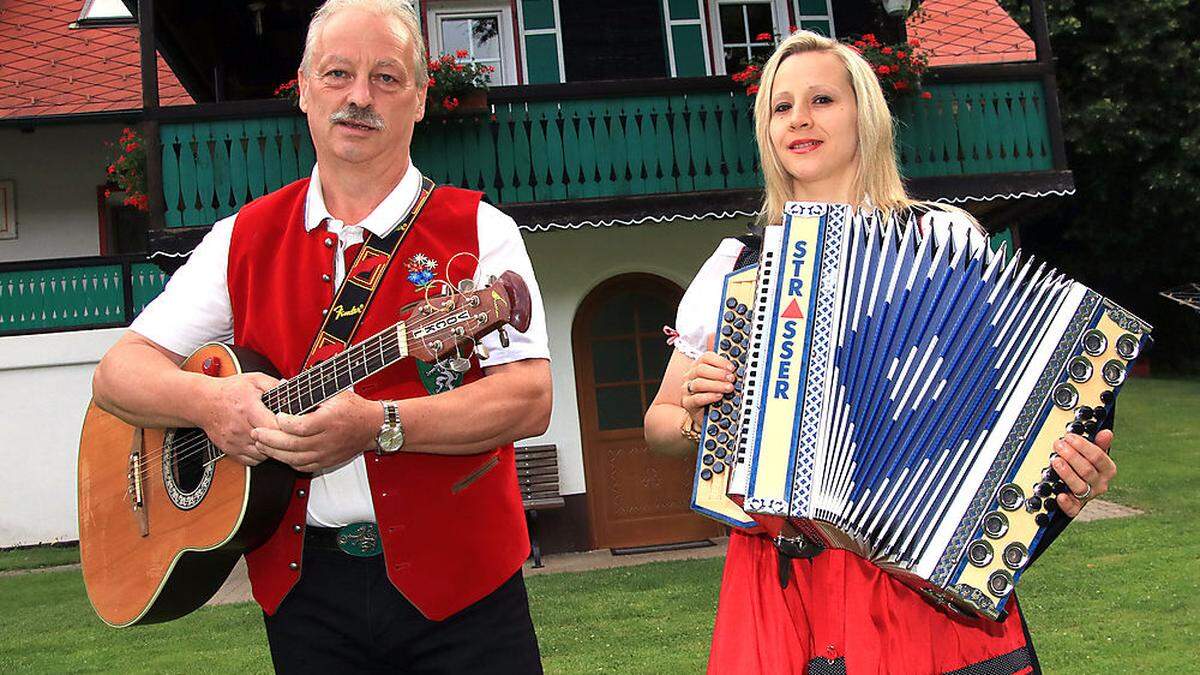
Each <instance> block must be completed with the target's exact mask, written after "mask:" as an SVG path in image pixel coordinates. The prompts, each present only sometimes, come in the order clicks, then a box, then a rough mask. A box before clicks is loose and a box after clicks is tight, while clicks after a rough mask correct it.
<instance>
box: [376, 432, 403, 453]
mask: <svg viewBox="0 0 1200 675" xmlns="http://www.w3.org/2000/svg"><path fill="white" fill-rule="evenodd" d="M376 440H377V441H378V442H379V449H380V450H381V451H382V452H395V451H397V450H399V449H400V446H401V445H404V432H403V431H401V430H400V429H386V430H384V431H381V432H379V437H378V438H377V439H376Z"/></svg>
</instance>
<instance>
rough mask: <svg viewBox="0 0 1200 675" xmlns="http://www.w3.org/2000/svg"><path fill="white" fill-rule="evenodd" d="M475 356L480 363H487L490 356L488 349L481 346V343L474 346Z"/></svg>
mask: <svg viewBox="0 0 1200 675" xmlns="http://www.w3.org/2000/svg"><path fill="white" fill-rule="evenodd" d="M475 356H477V357H479V360H480V361H487V358H488V356H490V354H488V348H487V347H485V346H483V344H482V343H480V344H477V345H475Z"/></svg>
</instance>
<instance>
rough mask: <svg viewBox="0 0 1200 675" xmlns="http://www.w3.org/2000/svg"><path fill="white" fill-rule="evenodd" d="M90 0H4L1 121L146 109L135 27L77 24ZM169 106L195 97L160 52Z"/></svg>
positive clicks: (0, 15) (161, 88) (0, 7)
mask: <svg viewBox="0 0 1200 675" xmlns="http://www.w3.org/2000/svg"><path fill="white" fill-rule="evenodd" d="M82 8H83V0H0V119H3V118H13V117H39V116H43V115H70V114H77V113H91V112H108V111H122V110H137V109H139V108H141V107H142V82H141V67H140V55H139V52H138V49H139V47H138V30H137V28H136V27H135V26H115V27H109V28H80V29H74V30H73V29H71V28H70V27H69V26H70V24H71V22H73V21H75V20H76V19H78V18H79V11H80V10H81V9H82ZM158 95H159V99H160V101H161V102H162V104H163V105H185V104H188V103H192V102H193V101H192V97H191V96H189V95H188V93H187V92H186V91H185V90H184V88H183V86H182V85H181V84H179V80H178V79H176V77H175V74H174V73H173V72H171V69H170V68H168V67H167V65H166V63H165V62H164V61H163V60H162V56H161V55H160V56H159V58H158Z"/></svg>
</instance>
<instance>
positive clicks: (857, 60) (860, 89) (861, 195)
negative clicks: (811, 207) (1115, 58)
mask: <svg viewBox="0 0 1200 675" xmlns="http://www.w3.org/2000/svg"><path fill="white" fill-rule="evenodd" d="M807 53H826V54H833V55H834V56H836V57H837V58H838V59H839V60H841V62H842V65H844V66H845V67H846V75H847V76H848V77H849V79H850V85H851V87H852V88H853V89H854V98H855V100H856V101H857V104H858V124H857V130H858V166H857V167H856V168H855V176H854V184H853V187H852V189H853V192H854V199H855V200H856V201H857V202H858V203H857V204H855V205H856V206H858V205H861V204H862V202H864V201H866V200H870V202H871V205H872V206H873V207H874V208H877V209H879V210H881V211H883V212H884V213H886V214H891V213H894V212H895V211H897V210H900V209H905V208H912V207H917V208H925V209H929V208H936V209H939V210H945V211H952V212H957V213H962V214H964V215H966V216H967V217H968V218H970V219H971V221H972V222H973V223H975V219H974V217H972V216H971V215H970V214H969V213H967V212H966V211H963V210H962V209H959V208H957V207H953V206H948V205H946V204H934V203H932V202H920V201H916V200H914V199H912V198H910V197H909V196H908V193H907V192H905V190H904V183H903V182H902V181H901V180H900V168H899V166H898V164H897V162H896V145H895V144H896V132H895V125H894V123H893V122H892V113H891V110H890V109H889V108H888V104H887V99H885V98H884V97H883V89H882V88H880V86H879V79H878V78H876V77H875V72H874V71H872V70H871V66H870V64H868V63H867V62H866V60H865V59H863V57H862V56H861V55H860V54H859V53H858V52H856V51H854V50H853V49H851V48H850V47H848V46H846V45H844V44H842V43H840V42H838V41H837V40H833V39H830V38H827V37H825V36H823V35H818V34H816V33H813V32H810V31H805V30H802V31H798V32H796V33H794V34H792V35H791V36H790V37H788V38H787V39H785V40H784V41H783V42H782V43H780V45H779V47H778V48H777V49H776V50H775V53H774V54H772V55H771V58H770V59H768V60H767V63H766V64H765V65H764V66H763V69H762V73H761V76H760V79H759V83H758V85H759V92H758V96H757V98H756V99H755V101H754V135H755V139H756V140H757V142H758V155H759V158H760V159H761V163H762V171H763V179H764V182H765V184H766V188H765V189H764V190H763V204H762V211H761V212H760V213H759V215H758V222H759V223H760V224H762V225H767V224H769V223H771V222H772V221H778V219H779V218H780V217H781V215H782V214H783V207H784V204H785V203H786V202H788V201H790V200H791V198H792V192H791V180H790V179H789V177H788V174H787V171H786V170H785V169H784V168H783V163H782V162H780V161H779V156H778V155H777V154H776V153H775V146H774V145H773V144H772V143H771V130H770V125H771V112H772V109H771V91H772V89H773V88H774V86H775V75H776V73H778V71H779V66H780V64H782V63H783V61H784V59H786V58H788V57H789V56H792V55H794V54H807ZM975 225H976V227H978V223H975ZM980 229H982V228H980Z"/></svg>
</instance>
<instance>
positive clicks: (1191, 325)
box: [1009, 0, 1200, 372]
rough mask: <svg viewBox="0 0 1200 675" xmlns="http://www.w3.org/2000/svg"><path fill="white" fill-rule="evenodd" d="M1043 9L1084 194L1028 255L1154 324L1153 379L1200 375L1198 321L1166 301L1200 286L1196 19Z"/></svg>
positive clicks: (1036, 234)
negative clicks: (1170, 292)
mask: <svg viewBox="0 0 1200 675" xmlns="http://www.w3.org/2000/svg"><path fill="white" fill-rule="evenodd" d="M1022 4H1023V3H1022ZM1047 4H1048V6H1047V18H1048V23H1049V28H1050V37H1051V45H1052V47H1053V50H1054V54H1055V57H1056V60H1057V69H1056V70H1057V75H1058V83H1059V98H1060V105H1061V108H1062V113H1063V131H1064V136H1065V139H1066V145H1067V157H1068V162H1069V164H1070V167H1071V170H1072V171H1073V172H1074V174H1075V184H1076V187H1077V194H1076V195H1075V197H1074V198H1073V199H1070V200H1064V203H1063V207H1062V208H1060V209H1059V210H1057V211H1056V212H1055V213H1053V214H1052V215H1050V216H1049V217H1048V218H1047V219H1046V221H1045V222H1043V223H1041V224H1039V225H1037V226H1035V227H1031V228H1027V231H1026V233H1025V234H1024V243H1025V244H1026V248H1030V249H1032V250H1033V252H1034V253H1039V254H1042V255H1045V257H1047V258H1049V259H1051V260H1052V261H1053V262H1054V263H1056V264H1058V265H1059V266H1060V268H1061V269H1062V270H1063V271H1064V272H1066V273H1067V274H1069V275H1070V276H1072V277H1074V278H1076V279H1079V280H1080V281H1083V282H1084V283H1087V284H1088V285H1090V286H1092V287H1093V288H1095V289H1096V290H1098V291H1099V292H1101V293H1103V294H1105V295H1107V296H1109V297H1112V298H1113V299H1115V300H1117V301H1118V302H1121V303H1122V304H1124V305H1125V306H1126V307H1127V308H1129V309H1130V310H1131V311H1133V312H1134V313H1135V314H1138V315H1140V316H1143V317H1144V318H1146V319H1147V320H1148V321H1150V322H1151V323H1153V324H1154V325H1155V332H1154V337H1155V339H1156V343H1157V345H1156V348H1155V349H1154V351H1153V352H1151V355H1150V358H1151V359H1153V361H1154V364H1155V369H1156V370H1157V371H1160V372H1163V371H1189V372H1200V315H1198V314H1196V313H1195V312H1189V311H1188V310H1186V309H1185V308H1183V307H1181V306H1180V305H1177V304H1175V303H1172V302H1170V301H1168V300H1166V299H1164V298H1161V297H1159V296H1158V292H1159V291H1162V290H1165V289H1167V288H1170V287H1173V286H1177V285H1180V284H1183V283H1185V282H1195V281H1200V263H1198V262H1197V261H1198V260H1200V222H1198V219H1200V42H1197V41H1196V40H1195V36H1196V35H1197V34H1200V12H1197V11H1196V10H1195V7H1194V5H1193V4H1192V3H1191V2H1189V1H1188V0H1141V1H1140V2H1128V1H1127V0H1048V3H1047ZM1009 10H1010V11H1012V12H1013V13H1014V16H1018V17H1019V16H1020V14H1019V9H1016V8H1012V7H1009Z"/></svg>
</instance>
